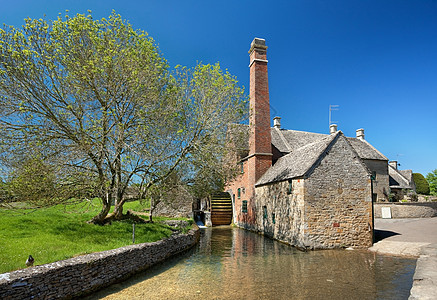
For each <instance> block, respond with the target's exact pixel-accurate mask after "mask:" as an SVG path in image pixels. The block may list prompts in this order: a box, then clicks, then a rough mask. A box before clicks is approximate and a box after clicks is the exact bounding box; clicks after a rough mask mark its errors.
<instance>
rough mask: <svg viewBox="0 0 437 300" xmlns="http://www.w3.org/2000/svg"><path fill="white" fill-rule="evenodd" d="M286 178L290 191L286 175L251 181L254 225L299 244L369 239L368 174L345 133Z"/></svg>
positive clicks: (366, 242)
mask: <svg viewBox="0 0 437 300" xmlns="http://www.w3.org/2000/svg"><path fill="white" fill-rule="evenodd" d="M291 184H292V191H291V193H289V181H282V182H278V183H273V184H268V185H264V186H259V187H256V206H255V210H256V220H257V222H256V226H257V228H256V230H257V231H259V232H261V233H263V234H265V235H267V236H270V237H272V238H275V239H277V240H280V241H283V242H286V243H289V244H291V245H294V246H297V247H302V248H311V249H327V248H341V247H354V248H367V247H370V246H371V245H372V232H373V230H372V229H373V223H372V222H373V221H372V197H371V180H370V175H369V174H368V171H367V169H366V167H365V166H364V165H363V164H362V162H361V160H360V159H359V158H358V156H357V155H356V153H355V152H354V151H353V150H352V148H351V146H350V145H349V144H348V142H347V141H346V139H345V138H339V139H338V141H337V142H336V143H335V144H334V145H333V146H332V148H331V149H330V150H329V154H328V155H326V156H325V157H324V158H323V159H322V160H321V161H320V162H319V163H318V165H317V167H316V168H315V169H314V171H313V172H312V174H310V175H309V177H308V178H306V179H293V180H292V181H291ZM273 214H274V217H273Z"/></svg>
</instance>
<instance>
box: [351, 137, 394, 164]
mask: <svg viewBox="0 0 437 300" xmlns="http://www.w3.org/2000/svg"><path fill="white" fill-rule="evenodd" d="M347 139H348V140H349V142H350V143H351V145H352V147H354V149H355V151H357V153H358V155H359V156H360V158H362V159H376V160H387V161H388V159H387V157H385V156H384V155H383V154H382V153H381V152H379V151H378V150H376V149H375V148H374V147H373V146H372V145H370V144H369V142H367V141H366V140H360V139H357V138H350V137H349V138H347Z"/></svg>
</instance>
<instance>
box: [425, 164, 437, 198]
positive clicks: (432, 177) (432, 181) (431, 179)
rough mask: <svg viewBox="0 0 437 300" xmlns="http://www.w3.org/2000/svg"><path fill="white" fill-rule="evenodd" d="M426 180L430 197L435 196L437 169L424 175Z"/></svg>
mask: <svg viewBox="0 0 437 300" xmlns="http://www.w3.org/2000/svg"><path fill="white" fill-rule="evenodd" d="M426 180H427V181H428V184H429V190H430V193H431V195H434V196H437V169H434V170H433V171H431V172H429V173H428V174H427V175H426Z"/></svg>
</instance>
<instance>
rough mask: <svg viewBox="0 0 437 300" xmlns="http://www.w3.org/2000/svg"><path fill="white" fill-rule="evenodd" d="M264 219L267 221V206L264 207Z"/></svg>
mask: <svg viewBox="0 0 437 300" xmlns="http://www.w3.org/2000/svg"><path fill="white" fill-rule="evenodd" d="M263 218H264V219H267V206H263Z"/></svg>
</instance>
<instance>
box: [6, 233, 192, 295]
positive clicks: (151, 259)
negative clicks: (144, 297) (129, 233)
mask: <svg viewBox="0 0 437 300" xmlns="http://www.w3.org/2000/svg"><path fill="white" fill-rule="evenodd" d="M198 240H199V229H198V228H197V226H195V227H194V229H192V230H190V231H189V233H188V234H179V235H175V236H172V237H170V238H168V239H165V240H161V241H158V242H154V243H145V244H138V245H131V246H126V247H122V248H118V249H114V250H108V251H103V252H97V253H93V254H89V255H83V256H78V257H75V258H71V259H67V260H63V261H58V262H54V263H50V264H45V265H41V266H35V267H31V268H27V269H23V270H18V271H14V272H10V273H4V274H0V299H71V298H74V297H79V296H82V295H85V294H88V293H91V292H93V291H96V290H98V289H100V288H103V287H105V286H108V285H110V284H113V283H115V282H118V281H121V280H123V279H126V278H127V277H129V276H131V275H133V274H134V273H137V272H139V271H142V270H145V269H147V268H149V267H151V266H152V265H154V264H156V263H158V262H161V261H163V260H165V259H166V258H168V257H170V256H172V255H175V254H177V253H180V252H182V251H184V250H186V249H188V248H191V247H192V246H194V245H195V244H196V243H197V242H198Z"/></svg>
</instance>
